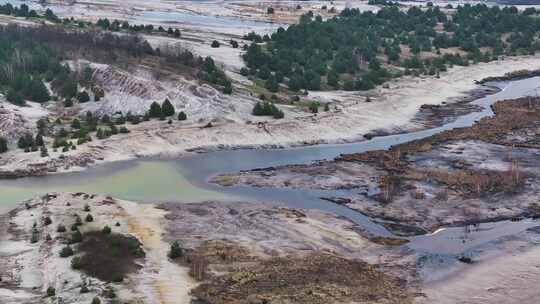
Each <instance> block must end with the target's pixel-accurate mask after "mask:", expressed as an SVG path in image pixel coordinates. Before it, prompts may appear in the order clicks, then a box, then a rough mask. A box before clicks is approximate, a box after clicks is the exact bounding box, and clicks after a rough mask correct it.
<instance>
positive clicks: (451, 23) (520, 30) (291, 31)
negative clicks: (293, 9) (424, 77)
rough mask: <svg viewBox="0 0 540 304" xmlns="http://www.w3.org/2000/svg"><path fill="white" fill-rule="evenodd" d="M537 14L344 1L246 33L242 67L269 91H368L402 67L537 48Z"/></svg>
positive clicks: (440, 67) (432, 66)
mask: <svg viewBox="0 0 540 304" xmlns="http://www.w3.org/2000/svg"><path fill="white" fill-rule="evenodd" d="M537 14H538V12H537V11H536V10H535V9H534V8H528V9H526V10H524V11H522V12H519V11H518V10H517V9H516V8H515V7H504V8H501V7H498V6H493V7H488V6H486V5H482V4H478V5H475V6H471V5H464V6H458V7H457V8H456V9H453V8H451V7H447V8H444V9H441V8H439V7H428V8H424V9H422V8H418V7H412V8H410V9H408V10H406V11H404V10H400V8H399V7H397V6H385V7H383V8H381V9H380V10H379V11H378V12H377V13H374V12H369V11H366V12H360V11H359V10H358V9H348V8H346V9H344V10H343V11H342V12H341V14H340V16H339V17H334V18H331V19H329V20H326V21H324V20H323V19H322V18H321V17H320V16H314V14H313V13H312V12H310V13H308V14H305V15H303V16H302V17H301V18H300V22H299V24H296V25H291V26H290V27H289V28H287V29H286V30H285V29H283V28H280V29H278V30H277V32H275V33H273V34H272V35H271V36H264V37H260V36H258V35H256V34H254V33H251V34H249V35H247V36H246V37H245V38H246V39H249V40H252V41H253V42H252V44H251V45H250V46H249V47H248V48H247V52H246V54H244V60H245V62H246V65H247V67H248V68H247V69H244V70H243V71H242V72H243V74H244V75H251V76H253V77H256V78H259V79H263V80H265V86H266V88H267V89H269V90H270V91H273V92H275V91H277V90H278V89H279V84H280V83H284V84H286V85H287V86H288V88H289V89H291V90H293V91H297V90H300V89H310V90H321V89H329V90H332V89H345V90H368V89H371V88H373V87H374V86H375V85H378V84H382V83H384V82H385V81H387V80H388V79H390V78H392V77H398V76H400V75H402V74H415V75H419V74H429V75H438V73H439V72H441V71H446V70H447V67H450V66H452V65H469V64H470V63H476V62H485V61H491V60H495V59H497V58H499V56H501V55H517V54H532V53H534V52H535V51H536V50H537V49H538V48H539V44H538V42H537V39H536V38H537V33H538V31H539V30H540V19H539V18H538V16H537ZM261 42H264V43H261Z"/></svg>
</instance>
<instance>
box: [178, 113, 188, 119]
mask: <svg viewBox="0 0 540 304" xmlns="http://www.w3.org/2000/svg"><path fill="white" fill-rule="evenodd" d="M186 119H187V115H186V113H184V111H182V112H180V113H178V120H186Z"/></svg>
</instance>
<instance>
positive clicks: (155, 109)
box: [148, 101, 161, 118]
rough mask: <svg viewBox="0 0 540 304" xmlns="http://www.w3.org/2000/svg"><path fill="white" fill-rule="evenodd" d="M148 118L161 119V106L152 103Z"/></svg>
mask: <svg viewBox="0 0 540 304" xmlns="http://www.w3.org/2000/svg"><path fill="white" fill-rule="evenodd" d="M148 114H149V115H150V117H154V118H158V117H161V106H160V105H159V103H157V102H155V101H154V102H153V103H152V104H151V105H150V111H149V112H148Z"/></svg>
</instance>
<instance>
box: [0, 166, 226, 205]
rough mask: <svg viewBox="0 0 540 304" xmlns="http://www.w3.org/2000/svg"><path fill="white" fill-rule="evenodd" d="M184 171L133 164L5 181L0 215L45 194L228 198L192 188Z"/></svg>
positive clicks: (192, 199) (0, 188)
mask: <svg viewBox="0 0 540 304" xmlns="http://www.w3.org/2000/svg"><path fill="white" fill-rule="evenodd" d="M184 171H185V169H182V168H181V166H179V165H178V164H176V163H172V162H170V161H169V162H167V161H159V160H153V161H133V162H125V163H120V164H114V165H107V166H104V167H100V168H96V169H89V170H87V171H85V172H75V173H68V174H59V175H51V176H45V177H32V178H23V179H17V180H4V181H2V182H1V184H0V193H1V195H0V211H7V210H8V209H10V208H13V206H15V204H16V202H20V201H23V200H26V199H28V198H31V197H35V196H37V195H42V194H44V193H47V192H53V191H54V192H86V193H100V194H107V195H111V196H114V197H119V198H122V199H127V200H137V201H143V202H152V201H153V200H159V201H160V202H163V201H175V202H197V201H205V200H211V199H226V198H229V199H230V198H231V196H230V195H227V197H225V195H224V194H222V193H219V192H215V191H211V190H205V189H203V188H200V187H196V186H194V185H192V184H191V183H190V182H189V181H188V180H187V179H186V178H185V176H184V174H185V172H184Z"/></svg>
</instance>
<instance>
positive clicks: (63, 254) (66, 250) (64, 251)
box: [60, 245, 73, 258]
mask: <svg viewBox="0 0 540 304" xmlns="http://www.w3.org/2000/svg"><path fill="white" fill-rule="evenodd" d="M72 255H73V249H72V248H71V247H70V246H69V245H68V246H66V247H64V248H62V249H61V250H60V257H61V258H67V257H70V256H72Z"/></svg>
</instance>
